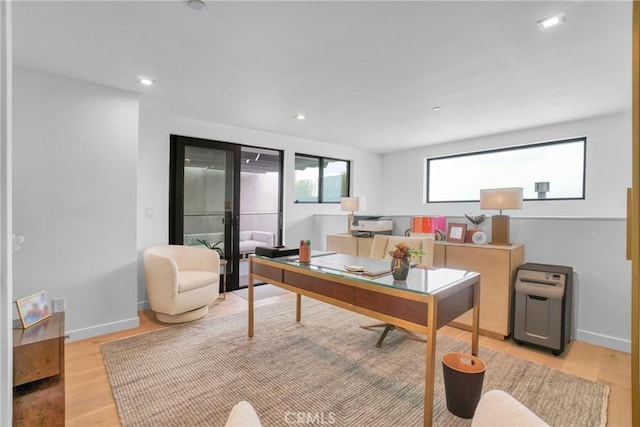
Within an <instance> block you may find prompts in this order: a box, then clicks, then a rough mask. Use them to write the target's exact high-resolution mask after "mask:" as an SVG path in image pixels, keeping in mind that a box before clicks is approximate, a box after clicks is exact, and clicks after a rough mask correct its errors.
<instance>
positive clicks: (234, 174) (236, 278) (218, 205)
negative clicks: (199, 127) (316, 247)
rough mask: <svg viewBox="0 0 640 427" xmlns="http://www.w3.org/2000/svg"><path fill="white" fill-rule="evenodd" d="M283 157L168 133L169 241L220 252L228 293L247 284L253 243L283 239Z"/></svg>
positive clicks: (270, 243) (278, 153) (269, 151)
mask: <svg viewBox="0 0 640 427" xmlns="http://www.w3.org/2000/svg"><path fill="white" fill-rule="evenodd" d="M282 159H283V155H282V152H281V151H279V150H273V149H267V148H259V147H250V146H246V145H240V144H233V143H229V142H221V141H212V140H207V139H200V138H192V137H186V136H178V135H171V152H170V176H171V182H170V194H169V243H171V244H178V245H181V244H184V245H189V246H203V247H209V248H211V249H212V250H216V251H218V252H219V253H220V254H221V258H224V259H226V260H227V268H226V270H227V272H226V274H227V290H228V291H231V290H234V289H238V288H239V287H246V286H247V284H248V262H247V261H248V259H247V256H248V255H250V254H251V253H253V252H254V251H255V247H256V246H274V245H278V244H279V243H280V242H281V241H282V179H283V178H282V168H283V160H282ZM221 284H222V281H221ZM221 291H222V286H221Z"/></svg>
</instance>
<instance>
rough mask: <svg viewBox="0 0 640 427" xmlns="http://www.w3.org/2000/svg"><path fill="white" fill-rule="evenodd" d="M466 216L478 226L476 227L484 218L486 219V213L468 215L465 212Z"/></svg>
mask: <svg viewBox="0 0 640 427" xmlns="http://www.w3.org/2000/svg"><path fill="white" fill-rule="evenodd" d="M464 216H465V217H466V218H467V219H468V220H469V221H471V224H473V225H475V226H476V228H477V227H478V226H479V225H480V224H482V223H483V222H484V219H485V215H484V214H482V215H473V216H471V215H467V214H464Z"/></svg>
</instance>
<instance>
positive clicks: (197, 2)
mask: <svg viewBox="0 0 640 427" xmlns="http://www.w3.org/2000/svg"><path fill="white" fill-rule="evenodd" d="M187 4H188V5H189V7H190V8H191V9H193V10H197V11H198V12H202V11H203V10H205V9H206V8H207V5H206V4H205V2H204V1H202V0H189V1H188V2H187Z"/></svg>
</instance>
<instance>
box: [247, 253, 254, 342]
mask: <svg viewBox="0 0 640 427" xmlns="http://www.w3.org/2000/svg"><path fill="white" fill-rule="evenodd" d="M248 301H249V307H248V311H249V338H251V337H253V260H252V259H249V297H248Z"/></svg>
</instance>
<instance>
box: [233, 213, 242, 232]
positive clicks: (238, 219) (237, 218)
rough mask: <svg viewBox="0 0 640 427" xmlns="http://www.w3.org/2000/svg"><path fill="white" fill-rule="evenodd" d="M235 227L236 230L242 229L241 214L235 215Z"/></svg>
mask: <svg viewBox="0 0 640 427" xmlns="http://www.w3.org/2000/svg"><path fill="white" fill-rule="evenodd" d="M233 228H235V229H236V230H239V229H240V215H236V216H234V217H233Z"/></svg>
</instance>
